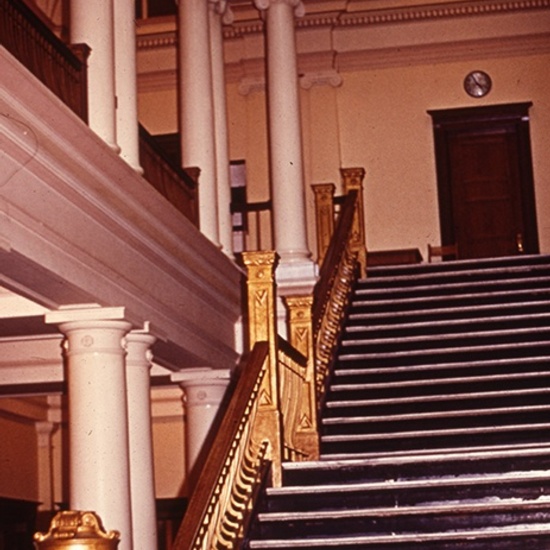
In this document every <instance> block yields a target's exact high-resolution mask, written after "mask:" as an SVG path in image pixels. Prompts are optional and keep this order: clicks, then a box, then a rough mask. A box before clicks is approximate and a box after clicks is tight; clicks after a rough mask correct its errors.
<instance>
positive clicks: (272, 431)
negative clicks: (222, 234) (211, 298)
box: [242, 251, 283, 487]
mask: <svg viewBox="0 0 550 550" xmlns="http://www.w3.org/2000/svg"><path fill="white" fill-rule="evenodd" d="M242 257H243V262H244V264H245V266H246V269H247V274H248V277H247V289H248V334H249V345H250V348H251V349H252V347H253V346H254V344H255V343H256V342H261V341H265V342H268V344H269V358H268V362H269V366H268V372H267V375H266V376H265V378H264V381H263V386H262V389H261V390H260V405H259V410H258V421H259V428H258V432H257V433H258V434H259V437H260V439H261V440H264V441H270V442H271V448H270V449H269V451H268V453H269V455H268V458H269V459H270V460H271V461H272V476H273V477H272V483H273V485H274V486H276V487H277V486H280V485H281V462H282V448H283V445H282V422H281V413H280V406H279V393H278V392H279V381H278V372H277V331H276V322H277V317H276V310H275V308H276V303H275V298H276V295H275V268H276V265H277V261H278V256H277V254H276V253H275V252H273V251H257V252H243V254H242Z"/></svg>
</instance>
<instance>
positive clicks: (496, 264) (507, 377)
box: [246, 256, 550, 550]
mask: <svg viewBox="0 0 550 550" xmlns="http://www.w3.org/2000/svg"><path fill="white" fill-rule="evenodd" d="M322 425H323V428H322V438H321V453H322V457H321V460H320V461H318V462H305V463H304V462H302V463H299V462H297V463H287V464H285V466H284V473H283V476H284V484H283V487H281V488H268V489H266V491H265V494H264V496H263V501H262V502H261V505H260V507H259V510H258V513H257V514H256V516H255V518H254V521H253V524H252V528H251V530H250V537H249V540H248V541H247V543H246V547H247V548H250V549H261V548H262V549H263V548H265V549H267V548H277V549H290V548H309V549H315V550H325V549H326V550H328V549H334V548H338V549H340V550H347V549H350V550H351V549H355V550H357V549H369V550H405V549H407V550H415V549H422V550H429V549H437V550H442V549H445V550H458V549H461V550H464V549H468V550H478V549H479V550H481V549H483V550H487V549H491V550H497V549H498V550H504V549H506V550H512V549H514V550H516V549H517V550H520V549H521V550H526V549H527V550H542V549H546V550H547V549H550V257H549V256H546V257H545V256H522V257H520V256H518V257H513V258H504V259H494V260H478V261H457V262H444V263H438V264H421V265H417V266H413V267H392V268H382V267H377V268H372V269H370V270H369V273H368V278H367V279H366V280H362V281H359V283H358V285H357V287H356V290H355V293H354V299H353V302H352V305H351V308H350V312H349V315H348V318H347V322H346V328H345V334H344V337H343V341H342V343H341V347H340V351H339V355H338V360H337V363H336V366H335V370H334V372H333V375H332V380H331V385H330V390H329V393H328V396H327V401H326V404H325V407H324V411H323V415H322Z"/></svg>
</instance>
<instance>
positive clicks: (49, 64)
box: [0, 0, 199, 225]
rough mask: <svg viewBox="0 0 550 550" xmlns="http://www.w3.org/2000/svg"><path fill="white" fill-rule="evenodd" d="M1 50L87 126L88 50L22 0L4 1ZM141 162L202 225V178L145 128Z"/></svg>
mask: <svg viewBox="0 0 550 550" xmlns="http://www.w3.org/2000/svg"><path fill="white" fill-rule="evenodd" d="M0 44H1V45H2V46H4V47H5V48H6V49H7V50H8V51H9V52H10V53H11V54H12V55H13V56H14V57H15V58H16V59H17V60H18V61H19V62H20V63H21V64H23V65H24V66H25V67H26V68H27V69H28V70H29V71H30V72H31V73H33V74H34V75H35V76H36V77H37V78H38V79H39V80H40V81H41V82H43V83H44V84H45V85H46V86H47V87H48V88H49V89H50V90H51V91H52V92H53V93H54V94H56V95H57V96H58V97H59V98H60V99H61V100H62V101H63V102H64V103H65V104H66V105H67V106H68V107H69V108H70V109H72V110H73V111H74V112H75V113H76V114H77V115H78V116H79V117H80V118H81V119H82V120H84V122H87V119H88V107H87V105H88V99H87V65H86V62H87V57H88V54H89V51H90V50H89V48H88V46H86V45H84V44H81V45H73V46H71V47H68V46H66V45H65V44H64V43H63V42H62V41H61V40H59V38H58V37H57V36H56V35H55V34H54V33H53V32H52V31H51V30H50V29H49V28H48V27H47V25H45V24H44V22H43V21H41V20H40V18H39V17H38V16H37V15H36V14H35V13H34V12H33V11H32V10H31V9H30V8H29V7H28V6H27V5H26V4H25V3H24V2H23V1H22V0H0ZM140 162H141V164H142V167H143V170H144V177H145V179H147V181H149V183H151V184H152V185H153V186H154V187H155V188H156V189H157V190H158V191H159V192H160V193H161V194H163V195H164V197H165V198H166V199H168V200H169V201H170V202H171V203H172V204H173V205H174V206H175V207H176V208H177V209H178V210H180V212H182V214H184V215H185V216H186V217H187V218H189V219H190V220H191V221H192V222H193V223H194V224H195V225H198V223H199V220H198V204H197V202H198V185H197V178H198V172H196V173H195V177H193V175H190V174H189V173H186V172H185V171H184V170H183V169H180V168H179V167H175V166H173V165H171V164H170V162H169V161H168V159H167V158H166V157H165V156H164V155H163V154H162V151H161V150H160V148H159V147H158V146H157V145H156V144H155V143H154V141H153V140H152V139H151V137H150V136H149V135H148V134H147V132H146V131H145V130H144V129H143V128H141V129H140ZM188 171H189V172H191V171H192V169H190V170H188Z"/></svg>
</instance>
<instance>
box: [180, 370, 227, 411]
mask: <svg viewBox="0 0 550 550" xmlns="http://www.w3.org/2000/svg"><path fill="white" fill-rule="evenodd" d="M230 376H231V375H230V372H229V370H226V369H210V368H197V369H188V370H184V371H180V372H177V373H174V374H172V376H171V380H172V382H176V383H178V384H179V385H180V387H181V388H182V389H183V390H184V393H185V395H184V397H183V401H184V403H186V404H187V405H188V406H210V405H216V406H217V405H219V404H220V401H221V399H222V398H223V395H224V394H225V390H226V388H227V385H228V384H229V379H230Z"/></svg>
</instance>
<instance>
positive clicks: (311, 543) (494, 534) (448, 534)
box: [250, 523, 550, 548]
mask: <svg viewBox="0 0 550 550" xmlns="http://www.w3.org/2000/svg"><path fill="white" fill-rule="evenodd" d="M528 536H548V537H550V524H548V523H540V524H527V525H510V526H499V527H497V528H489V529H484V528H481V529H461V530H455V531H445V532H442V533H438V532H435V533H399V534H398V533H391V534H387V535H360V536H331V537H320V538H313V537H311V538H303V539H299V538H293V539H292V540H290V541H289V540H285V539H268V540H261V541H255V540H252V541H250V548H327V547H330V548H332V547H334V548H336V547H345V548H348V547H352V546H356V547H357V548H366V547H367V545H374V544H378V545H396V544H405V543H410V544H421V543H428V542H433V541H437V542H441V543H444V542H447V541H460V540H467V541H472V540H476V539H481V540H488V539H500V538H504V537H528ZM289 543H290V544H291V546H288V545H289Z"/></svg>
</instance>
